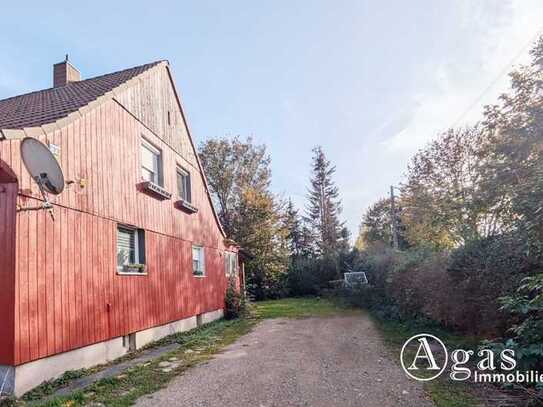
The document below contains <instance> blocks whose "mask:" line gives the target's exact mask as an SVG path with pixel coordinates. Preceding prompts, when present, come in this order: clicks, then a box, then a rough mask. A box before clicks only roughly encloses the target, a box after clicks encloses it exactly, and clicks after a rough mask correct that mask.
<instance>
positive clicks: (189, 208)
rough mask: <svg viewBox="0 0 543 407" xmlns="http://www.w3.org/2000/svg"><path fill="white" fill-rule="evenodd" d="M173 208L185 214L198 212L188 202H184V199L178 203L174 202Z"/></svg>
mask: <svg viewBox="0 0 543 407" xmlns="http://www.w3.org/2000/svg"><path fill="white" fill-rule="evenodd" d="M174 206H175V207H176V208H177V209H179V210H182V211H183V212H186V213H189V214H191V213H197V212H198V208H197V207H195V206H194V205H192V204H191V203H190V202H188V201H185V200H184V199H180V200H178V201H175V203H174Z"/></svg>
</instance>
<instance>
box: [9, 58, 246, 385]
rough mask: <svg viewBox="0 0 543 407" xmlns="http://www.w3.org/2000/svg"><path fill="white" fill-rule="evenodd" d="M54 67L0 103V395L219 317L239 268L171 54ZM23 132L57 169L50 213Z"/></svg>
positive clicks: (92, 363) (123, 352)
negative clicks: (25, 160)
mask: <svg viewBox="0 0 543 407" xmlns="http://www.w3.org/2000/svg"><path fill="white" fill-rule="evenodd" d="M53 70H54V75H53V77H54V87H53V88H50V89H46V90H41V91H37V92H32V93H28V94H25V95H21V96H15V97H12V98H9V99H5V100H1V101H0V287H2V294H1V296H0V309H1V310H2V313H1V319H0V394H9V393H14V394H15V395H21V394H22V393H24V392H25V391H27V390H29V389H30V388H32V387H34V386H36V385H38V384H40V383H41V382H42V381H43V380H46V379H51V378H54V377H57V376H59V375H61V374H62V373H63V372H64V371H66V370H70V369H79V368H83V367H89V366H92V365H96V364H99V363H103V362H106V361H108V360H112V359H114V358H117V357H119V356H122V355H123V354H125V353H126V352H128V351H130V350H133V349H136V348H140V347H141V346H143V345H145V344H147V343H149V342H151V341H153V340H156V339H159V338H161V337H163V336H166V335H168V334H171V333H174V332H178V331H183V330H188V329H191V328H194V327H196V326H198V325H200V324H202V323H205V322H209V321H212V320H214V319H217V318H220V317H221V316H222V313H223V308H224V294H225V289H226V287H227V284H228V278H229V276H234V278H239V277H240V276H238V267H237V264H238V261H237V252H238V248H237V247H236V246H235V245H233V244H232V243H231V242H230V241H228V240H227V239H226V237H225V235H224V232H223V230H222V229H221V225H220V223H219V220H218V218H217V214H216V213H215V211H214V209H213V205H212V202H211V197H210V194H209V190H208V187H207V184H206V179H205V175H204V173H203V169H202V166H201V164H200V161H199V159H198V155H197V153H196V150H195V147H194V143H193V141H192V138H191V135H190V131H189V128H188V126H187V121H186V118H185V115H184V113H183V109H182V106H181V101H180V98H179V93H178V91H177V89H176V87H175V84H174V82H173V77H172V73H171V70H170V66H169V64H168V62H166V61H158V62H154V63H151V64H147V65H142V66H138V67H135V68H130V69H126V70H123V71H120V72H115V73H110V74H107V75H103V76H98V77H95V78H91V79H87V80H81V79H80V74H79V71H78V70H77V69H76V68H74V67H73V66H72V65H71V64H70V62H68V60H66V61H64V62H61V63H58V64H56V65H54V69H53ZM25 137H33V138H36V139H38V140H40V141H41V142H43V143H44V144H46V145H47V146H48V147H49V149H50V151H51V152H53V154H54V155H55V157H56V158H57V160H58V161H59V163H60V166H61V168H62V170H63V172H64V176H65V179H66V181H67V182H66V184H67V186H66V188H65V190H64V192H63V193H62V194H60V195H57V196H53V197H51V200H52V204H53V210H54V216H55V219H54V220H53V219H52V218H51V217H50V216H49V213H48V212H47V211H44V210H32V208H34V207H39V206H40V205H41V204H42V203H43V202H42V201H41V195H40V193H39V189H38V187H37V185H36V183H35V182H34V181H33V180H32V179H31V177H30V175H29V173H28V172H27V171H26V169H25V167H24V165H23V164H22V161H21V155H20V144H21V141H22V140H23V139H24V138H25ZM238 281H239V280H238Z"/></svg>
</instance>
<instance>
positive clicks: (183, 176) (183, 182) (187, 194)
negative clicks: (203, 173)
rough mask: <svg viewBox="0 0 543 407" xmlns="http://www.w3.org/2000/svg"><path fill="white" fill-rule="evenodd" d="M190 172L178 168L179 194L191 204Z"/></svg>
mask: <svg viewBox="0 0 543 407" xmlns="http://www.w3.org/2000/svg"><path fill="white" fill-rule="evenodd" d="M190 188H191V186H190V172H188V171H187V170H185V169H184V168H182V167H180V166H177V194H178V195H179V198H181V199H182V200H183V201H185V202H189V203H190V202H191V191H190Z"/></svg>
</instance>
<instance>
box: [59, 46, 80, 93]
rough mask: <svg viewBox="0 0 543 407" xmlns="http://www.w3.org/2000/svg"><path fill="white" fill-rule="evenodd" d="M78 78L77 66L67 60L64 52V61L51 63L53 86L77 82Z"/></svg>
mask: <svg viewBox="0 0 543 407" xmlns="http://www.w3.org/2000/svg"><path fill="white" fill-rule="evenodd" d="M80 80H81V74H80V73H79V71H78V70H77V68H76V67H75V66H73V65H72V64H70V62H69V61H68V54H66V59H65V60H64V61H62V62H59V63H58V64H55V65H53V87H55V88H58V87H60V86H64V85H67V84H68V83H70V82H78V81H80Z"/></svg>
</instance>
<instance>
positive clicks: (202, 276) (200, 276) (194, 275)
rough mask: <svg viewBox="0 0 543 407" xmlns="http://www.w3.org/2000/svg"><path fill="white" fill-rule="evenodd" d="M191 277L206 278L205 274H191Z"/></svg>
mask: <svg viewBox="0 0 543 407" xmlns="http://www.w3.org/2000/svg"><path fill="white" fill-rule="evenodd" d="M192 277H196V278H206V277H207V276H206V275H205V274H193V275H192Z"/></svg>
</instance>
